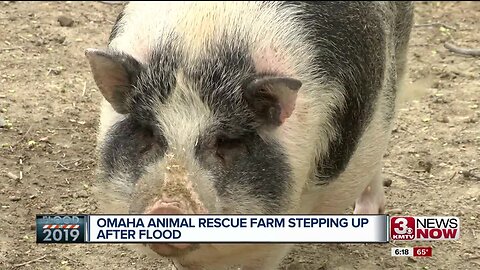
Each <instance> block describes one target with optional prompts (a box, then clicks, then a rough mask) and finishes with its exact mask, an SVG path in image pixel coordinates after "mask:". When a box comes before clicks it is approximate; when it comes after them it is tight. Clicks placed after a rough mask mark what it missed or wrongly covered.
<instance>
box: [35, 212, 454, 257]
mask: <svg viewBox="0 0 480 270" xmlns="http://www.w3.org/2000/svg"><path fill="white" fill-rule="evenodd" d="M36 232H37V243H162V242H163V243H388V242H390V241H430V240H458V239H459V238H460V219H459V218H457V217H413V216H393V217H390V216H388V215H37V218H36ZM408 252H409V250H407V249H405V250H402V251H399V254H400V253H401V254H404V253H405V254H406V253H408ZM410 253H411V252H410ZM410 253H408V254H410ZM401 254H400V255H401Z"/></svg>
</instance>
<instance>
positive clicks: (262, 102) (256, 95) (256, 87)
mask: <svg viewBox="0 0 480 270" xmlns="http://www.w3.org/2000/svg"><path fill="white" fill-rule="evenodd" d="M300 87H302V82H301V81H299V80H297V79H294V78H289V77H260V78H255V79H253V80H251V81H249V82H248V83H247V84H246V86H245V89H244V97H245V99H246V100H247V102H248V104H249V106H250V108H251V109H252V110H253V112H254V113H255V114H256V116H257V119H258V120H260V122H262V123H264V124H267V125H270V126H280V125H282V124H283V123H284V122H285V120H287V118H289V117H290V116H291V115H292V113H293V110H294V109H295V103H296V101H297V92H298V90H299V89H300Z"/></svg>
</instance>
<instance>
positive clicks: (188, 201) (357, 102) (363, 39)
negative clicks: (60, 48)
mask: <svg viewBox="0 0 480 270" xmlns="http://www.w3.org/2000/svg"><path fill="white" fill-rule="evenodd" d="M412 16H413V15H412V4H411V3H410V2H396V3H395V2H131V3H129V4H128V5H126V7H125V8H124V10H123V11H122V12H121V14H120V15H119V16H118V19H117V21H116V22H115V25H114V27H113V30H112V32H111V35H110V40H109V44H108V47H107V48H106V49H87V50H86V56H87V58H88V61H89V63H90V66H91V69H92V73H93V77H94V79H95V82H96V84H97V85H98V88H99V90H100V92H101V93H102V95H103V97H104V101H103V104H102V112H101V119H100V128H99V133H98V144H97V146H98V156H99V168H100V170H99V171H100V176H101V179H103V180H106V181H107V182H108V183H110V187H111V189H108V190H106V191H105V194H107V193H111V192H118V193H120V194H122V195H121V196H123V197H124V198H125V200H126V201H128V202H129V206H130V209H129V212H130V213H153V214H184V213H190V214H191V213H217V214H218V213H224V214H227V213H235V214H287V213H318V214H327V213H344V211H346V209H348V207H349V206H351V205H353V204H355V210H354V213H356V214H358V213H363V214H365V213H381V212H382V211H383V210H384V205H385V200H384V193H383V188H382V180H381V168H382V156H383V154H384V152H385V150H386V147H387V145H388V141H389V136H390V129H391V126H392V120H393V119H394V116H395V110H394V109H395V102H396V97H397V92H398V88H399V84H400V81H401V79H402V76H403V74H404V70H405V62H406V61H405V59H406V57H405V55H406V50H407V45H408V40H409V36H410V29H411V25H412ZM106 196H107V195H106ZM149 247H150V248H151V249H152V250H154V251H155V252H156V253H158V254H160V255H162V256H168V257H172V258H174V261H175V262H176V264H177V266H178V267H184V268H185V269H226V268H227V267H230V266H232V267H233V266H234V267H242V269H275V268H276V267H278V265H279V264H280V262H281V261H282V258H283V257H284V256H285V255H286V254H287V252H288V251H289V248H290V245H255V246H252V245H214V244H211V245H206V244H205V245H188V244H171V245H168V244H155V245H150V246H149Z"/></svg>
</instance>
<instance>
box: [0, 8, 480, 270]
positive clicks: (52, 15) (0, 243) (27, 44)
mask: <svg viewBox="0 0 480 270" xmlns="http://www.w3.org/2000/svg"><path fill="white" fill-rule="evenodd" d="M120 8H121V6H118V5H106V4H102V3H98V2H0V126H2V127H0V145H1V147H0V268H1V269H91V270H94V269H164V267H165V266H166V264H167V261H166V260H163V259H161V258H155V257H150V256H146V255H143V254H139V253H135V252H133V251H131V249H130V248H128V247H127V246H125V245H37V244H36V243H35V231H34V229H33V227H32V226H33V224H34V218H35V214H43V213H96V212H98V207H99V206H98V200H97V198H95V196H94V195H93V193H92V188H91V187H92V183H93V181H94V171H95V159H94V146H95V134H96V126H97V123H98V110H99V100H100V98H101V96H100V94H99V92H98V90H97V88H96V86H95V84H94V82H93V79H92V76H91V74H90V73H89V68H88V66H87V62H86V59H85V58H84V49H85V48H89V47H104V46H105V44H106V40H107V38H108V34H109V31H110V29H111V26H112V25H113V21H114V20H115V17H116V15H117V13H118V12H119V10H120ZM61 15H64V16H66V17H68V18H71V19H73V21H74V22H73V25H72V26H70V27H62V26H60V24H59V22H58V21H57V18H58V17H59V16H61ZM435 22H440V23H444V24H445V25H443V26H442V25H440V24H433V25H432V24H431V23H435ZM66 23H67V24H68V22H66ZM416 23H417V24H418V25H417V26H416V27H415V28H414V29H413V34H412V40H411V50H410V53H409V61H410V74H409V81H410V82H415V83H416V84H415V87H410V88H409V89H410V90H414V91H411V92H412V93H414V94H413V95H410V99H409V100H407V101H406V102H405V103H404V104H403V106H402V108H401V109H400V110H399V113H398V120H397V122H396V126H395V129H394V131H393V136H392V140H391V147H390V148H389V152H388V154H387V155H386V160H385V169H384V173H385V178H386V179H390V180H391V181H392V184H391V186H390V187H385V190H386V195H387V200H388V202H387V209H388V210H390V211H392V209H394V211H397V212H399V211H401V213H402V214H406V215H425V216H434V215H448V216H458V217H459V218H460V219H461V223H462V224H461V225H462V227H461V238H460V240H459V241H453V242H424V243H419V242H416V243H402V242H397V243H393V244H386V245H351V244H350V245H299V246H298V247H296V248H295V249H294V250H293V251H292V252H291V253H290V255H289V256H288V258H286V259H285V261H284V263H283V267H284V268H285V269H290V270H293V269H323V270H331V269H480V226H479V225H480V168H479V167H480V163H479V159H480V124H479V121H480V108H479V105H480V80H479V78H480V58H479V57H477V58H475V57H471V56H464V55H460V54H456V53H453V52H450V51H448V50H447V49H446V48H444V43H445V42H446V41H449V42H452V43H454V44H457V45H459V46H464V47H470V48H474V47H476V48H480V3H478V2H417V3H416ZM425 24H429V25H425ZM20 173H21V174H20ZM20 175H21V178H19V177H20ZM422 244H423V245H429V246H433V257H431V258H415V259H412V258H405V257H402V258H394V257H391V256H390V248H391V247H392V246H414V245H422Z"/></svg>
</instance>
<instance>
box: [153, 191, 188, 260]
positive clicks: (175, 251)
mask: <svg viewBox="0 0 480 270" xmlns="http://www.w3.org/2000/svg"><path fill="white" fill-rule="evenodd" d="M187 213H188V211H186V210H185V207H182V206H181V203H179V202H165V201H161V200H160V201H157V202H155V203H154V204H153V205H152V206H151V207H150V208H148V209H147V210H146V211H145V214H152V215H182V214H187ZM148 247H149V248H150V249H151V250H153V251H154V252H156V253H157V254H159V255H161V256H178V255H181V254H184V253H188V252H189V251H190V250H192V249H194V245H192V244H181V243H178V244H177V243H168V244H167V243H161V244H149V245H148Z"/></svg>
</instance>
